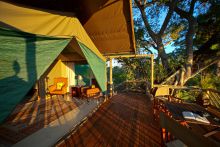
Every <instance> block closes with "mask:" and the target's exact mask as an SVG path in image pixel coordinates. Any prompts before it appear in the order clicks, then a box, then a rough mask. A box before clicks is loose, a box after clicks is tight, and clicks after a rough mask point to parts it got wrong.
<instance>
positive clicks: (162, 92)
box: [152, 87, 183, 118]
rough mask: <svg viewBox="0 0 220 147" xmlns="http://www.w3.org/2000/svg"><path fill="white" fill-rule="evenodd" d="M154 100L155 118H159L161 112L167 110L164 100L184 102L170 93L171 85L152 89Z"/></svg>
mask: <svg viewBox="0 0 220 147" xmlns="http://www.w3.org/2000/svg"><path fill="white" fill-rule="evenodd" d="M152 93H153V97H154V102H153V114H154V116H155V118H159V112H160V111H162V112H166V109H165V106H164V102H165V101H170V102H171V101H172V102H177V103H182V102H183V101H182V99H180V98H176V97H174V96H171V95H170V88H169V87H155V88H154V89H153V90H152Z"/></svg>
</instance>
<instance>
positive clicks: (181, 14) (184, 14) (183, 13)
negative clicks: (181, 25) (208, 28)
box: [174, 7, 189, 19]
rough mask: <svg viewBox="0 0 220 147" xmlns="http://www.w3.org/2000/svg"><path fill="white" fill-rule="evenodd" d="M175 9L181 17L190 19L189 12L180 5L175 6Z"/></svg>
mask: <svg viewBox="0 0 220 147" xmlns="http://www.w3.org/2000/svg"><path fill="white" fill-rule="evenodd" d="M174 10H175V12H176V13H177V14H179V16H180V17H182V18H185V19H189V14H188V13H187V12H185V11H183V10H181V9H180V8H178V7H175V8H174Z"/></svg>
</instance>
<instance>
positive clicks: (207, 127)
mask: <svg viewBox="0 0 220 147" xmlns="http://www.w3.org/2000/svg"><path fill="white" fill-rule="evenodd" d="M164 106H165V109H166V113H167V114H168V115H169V116H170V117H172V118H173V119H174V120H176V121H177V122H180V123H181V124H184V125H185V126H186V127H187V128H189V129H191V130H192V131H194V132H196V133H199V134H201V135H203V136H205V137H209V136H211V137H212V138H214V140H215V141H217V142H220V133H218V132H219V129H220V119H219V118H217V116H215V115H214V114H212V113H210V112H209V111H207V110H206V109H205V108H203V107H201V106H199V105H197V104H193V103H174V102H164ZM183 111H190V112H193V113H196V114H199V115H201V116H203V115H204V114H206V115H207V117H206V118H207V119H208V120H209V122H210V124H207V123H202V122H198V121H196V120H186V119H185V118H184V117H183V115H182V112H183Z"/></svg>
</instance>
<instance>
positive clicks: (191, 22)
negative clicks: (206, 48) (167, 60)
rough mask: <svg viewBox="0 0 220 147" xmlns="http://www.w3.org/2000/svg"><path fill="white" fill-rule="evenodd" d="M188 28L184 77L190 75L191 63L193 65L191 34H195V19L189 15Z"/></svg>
mask: <svg viewBox="0 0 220 147" xmlns="http://www.w3.org/2000/svg"><path fill="white" fill-rule="evenodd" d="M188 23H189V28H188V32H187V34H186V51H187V59H186V78H188V77H190V76H191V75H192V65H193V36H194V34H195V26H196V20H195V18H193V16H191V17H190V18H189V19H188Z"/></svg>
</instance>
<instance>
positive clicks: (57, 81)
mask: <svg viewBox="0 0 220 147" xmlns="http://www.w3.org/2000/svg"><path fill="white" fill-rule="evenodd" d="M67 86H68V82H67V78H64V77H58V78H54V84H53V85H51V86H49V94H50V96H51V97H52V95H62V96H63V97H64V95H65V94H66V93H67Z"/></svg>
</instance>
